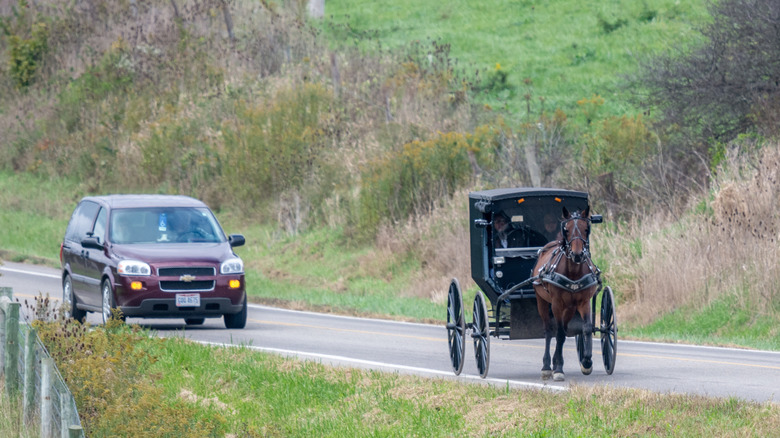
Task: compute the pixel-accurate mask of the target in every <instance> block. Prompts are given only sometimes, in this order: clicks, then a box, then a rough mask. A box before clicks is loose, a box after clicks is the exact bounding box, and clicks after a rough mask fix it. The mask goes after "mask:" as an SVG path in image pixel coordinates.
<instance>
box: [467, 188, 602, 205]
mask: <svg viewBox="0 0 780 438" xmlns="http://www.w3.org/2000/svg"><path fill="white" fill-rule="evenodd" d="M524 196H541V197H545V196H561V197H565V198H582V199H588V194H587V193H585V192H578V191H574V190H565V189H553V188H542V187H517V188H506V189H492V190H482V191H479V192H470V193H469V198H472V199H480V200H484V201H488V202H494V201H503V200H505V199H515V198H520V197H524Z"/></svg>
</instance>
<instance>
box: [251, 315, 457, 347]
mask: <svg viewBox="0 0 780 438" xmlns="http://www.w3.org/2000/svg"><path fill="white" fill-rule="evenodd" d="M250 321H252V322H257V323H261V324H272V325H286V326H290V327H305V328H312V329H317V330H332V331H336V332H348V333H360V334H364V335H378V336H393V337H396V338H409V339H419V340H422V341H436V342H441V341H442V339H441V338H430V337H426V336H413V335H399V334H395V333H387V332H372V331H367V330H355V329H344V328H337V327H328V326H320V325H308V324H298V323H295V322H278V321H262V320H256V319H250ZM442 328H443V327H442ZM444 341H446V339H445V340H444Z"/></svg>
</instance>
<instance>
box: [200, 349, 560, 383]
mask: <svg viewBox="0 0 780 438" xmlns="http://www.w3.org/2000/svg"><path fill="white" fill-rule="evenodd" d="M190 340H192V341H194V342H197V343H199V344H204V345H213V346H217V347H223V348H228V347H234V348H236V347H244V348H250V349H252V350H257V351H263V352H266V353H276V354H279V355H288V356H297V357H310V358H315V359H322V360H332V361H339V362H347V363H353V364H358V365H366V366H369V367H379V368H390V369H393V370H397V371H408V372H412V373H421V374H432V375H436V376H442V377H452V378H454V377H456V376H454V375H453V374H452V372H445V371H441V370H434V369H430V368H420V367H412V366H408V365H396V364H390V363H384V362H376V361H372V360H363V359H354V358H351V357H345V356H335V355H331V354H321V353H309V352H305V351H295V350H285V349H281V348H269V347H257V346H253V345H244V344H242V345H236V344H225V343H219V342H209V341H197V340H194V339H190ZM458 378H459V379H465V380H470V381H473V382H477V383H478V382H487V383H492V384H495V385H501V386H504V385H512V386H520V387H528V388H535V389H547V390H553V391H568V390H569V388H568V387H565V386H552V385H545V384H542V383H531V382H521V381H518V380H508V379H507V380H504V379H494V378H484V379H483V378H481V377H479V376H476V375H469V374H461V375H460V376H459V377H458Z"/></svg>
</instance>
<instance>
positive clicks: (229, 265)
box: [219, 258, 244, 274]
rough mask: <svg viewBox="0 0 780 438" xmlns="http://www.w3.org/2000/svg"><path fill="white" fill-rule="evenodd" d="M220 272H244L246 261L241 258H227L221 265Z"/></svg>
mask: <svg viewBox="0 0 780 438" xmlns="http://www.w3.org/2000/svg"><path fill="white" fill-rule="evenodd" d="M219 272H220V273H222V274H243V273H244V261H243V260H241V259H239V258H235V259H228V260H225V261H224V262H222V266H220V267H219Z"/></svg>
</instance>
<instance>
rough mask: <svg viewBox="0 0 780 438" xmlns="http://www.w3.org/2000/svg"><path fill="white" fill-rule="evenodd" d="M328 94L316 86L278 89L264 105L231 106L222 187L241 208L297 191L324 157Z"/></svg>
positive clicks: (240, 104)
mask: <svg viewBox="0 0 780 438" xmlns="http://www.w3.org/2000/svg"><path fill="white" fill-rule="evenodd" d="M331 104H332V97H331V94H330V93H329V92H328V91H327V90H326V89H325V88H324V87H323V86H322V85H319V84H304V85H302V86H299V87H297V88H294V89H283V90H281V91H279V92H277V93H276V94H275V95H274V96H272V98H269V99H268V100H267V101H264V102H261V103H258V104H250V103H247V102H243V101H241V102H237V103H236V107H237V108H236V111H235V119H234V120H232V121H230V122H228V123H225V125H224V126H223V128H222V134H223V137H224V156H223V157H222V158H223V160H224V161H223V162H224V164H225V166H224V168H223V173H222V177H223V185H224V187H225V188H226V189H228V190H229V191H230V192H232V193H235V194H236V196H237V198H238V199H241V200H242V201H244V202H245V203H246V205H247V206H257V205H262V204H264V203H267V202H268V201H270V200H273V199H274V196H275V195H276V194H279V193H282V192H285V191H287V190H289V189H291V188H292V189H299V188H301V187H303V185H304V184H305V183H306V182H307V181H309V180H310V178H311V177H312V174H313V173H315V172H316V170H317V168H318V167H319V165H320V162H321V160H322V159H323V156H324V154H325V152H326V150H325V148H324V145H325V143H324V141H323V137H324V135H325V132H326V129H327V125H328V117H329V110H330V105H331Z"/></svg>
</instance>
